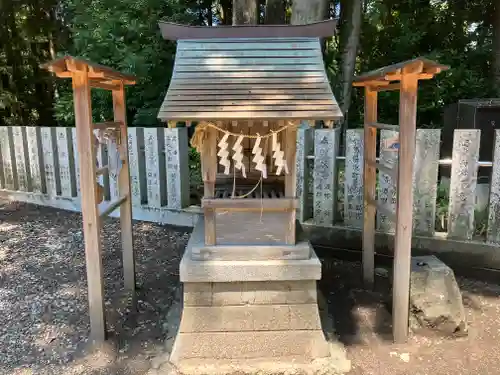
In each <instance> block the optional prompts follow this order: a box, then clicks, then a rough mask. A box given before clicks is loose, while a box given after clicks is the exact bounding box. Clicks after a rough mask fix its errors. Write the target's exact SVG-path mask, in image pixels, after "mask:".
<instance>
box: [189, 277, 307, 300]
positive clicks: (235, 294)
mask: <svg viewBox="0 0 500 375" xmlns="http://www.w3.org/2000/svg"><path fill="white" fill-rule="evenodd" d="M316 302H317V286H316V281H315V280H301V281H266V282H264V281H249V282H234V283H185V284H184V306H233V305H236V306H238V305H287V304H302V303H306V304H308V303H316Z"/></svg>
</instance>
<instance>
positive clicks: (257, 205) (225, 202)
mask: <svg viewBox="0 0 500 375" xmlns="http://www.w3.org/2000/svg"><path fill="white" fill-rule="evenodd" d="M297 204H298V200H297V199H296V198H274V199H273V198H269V199H264V200H262V199H260V198H256V199H250V198H245V199H232V198H228V199H221V198H219V199H212V198H203V199H202V200H201V206H202V207H203V208H205V207H206V208H214V209H224V210H230V211H234V210H238V209H243V210H251V211H260V210H264V211H270V210H279V211H286V210H291V209H294V208H296V207H297Z"/></svg>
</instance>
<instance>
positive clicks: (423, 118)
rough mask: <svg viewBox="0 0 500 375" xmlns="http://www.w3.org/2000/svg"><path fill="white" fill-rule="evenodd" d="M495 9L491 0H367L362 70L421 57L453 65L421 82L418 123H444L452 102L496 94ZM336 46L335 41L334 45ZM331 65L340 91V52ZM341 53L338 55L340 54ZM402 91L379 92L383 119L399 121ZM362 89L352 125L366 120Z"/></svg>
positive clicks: (355, 100)
mask: <svg viewBox="0 0 500 375" xmlns="http://www.w3.org/2000/svg"><path fill="white" fill-rule="evenodd" d="M491 13H493V3H492V1H491V0H486V1H479V0H474V1H473V0H465V1H453V2H451V1H444V0H432V1H431V0H410V1H404V2H400V1H396V0H368V1H366V2H365V14H364V19H363V24H362V33H361V38H360V50H359V54H358V59H357V67H356V71H357V73H362V72H365V71H369V70H372V69H377V68H380V67H382V66H386V65H390V64H394V63H397V62H400V61H404V60H409V59H411V58H415V57H418V56H424V57H427V58H430V59H435V60H437V61H439V62H441V63H443V64H448V65H450V66H451V69H450V70H449V71H447V72H444V73H441V74H439V75H437V76H436V77H435V78H434V79H433V80H430V81H421V83H420V87H419V96H418V114H417V119H418V120H417V121H418V124H419V126H422V125H428V126H432V127H440V126H442V112H443V108H444V107H445V106H446V105H447V104H451V103H454V102H457V101H458V100H459V99H464V98H485V97H492V96H495V95H496V93H497V90H496V87H495V81H494V80H493V79H492V74H491V72H492V69H491V66H490V65H491V60H492V55H493V51H492V35H493V31H492V30H493V25H492V21H491V17H490V16H489V14H491ZM332 47H333V48H336V44H335V43H333V44H332ZM328 54H330V55H331V57H330V58H329V59H330V62H329V66H331V67H332V69H333V71H332V72H331V73H330V74H331V77H332V78H333V80H332V86H333V89H334V92H335V93H336V94H337V95H338V94H339V93H340V92H339V89H340V88H339V86H338V82H336V79H335V77H337V76H338V73H337V72H338V69H336V66H338V62H334V61H333V59H334V58H335V57H334V56H335V54H336V52H335V51H329V52H328ZM336 56H338V54H337V55H336ZM398 105H399V97H398V93H397V92H385V93H381V94H380V101H379V118H380V120H381V121H382V122H387V123H393V124H397V123H398ZM362 111H363V92H362V90H360V89H354V90H353V97H352V105H351V109H350V113H349V127H355V125H356V124H362V117H363V114H362Z"/></svg>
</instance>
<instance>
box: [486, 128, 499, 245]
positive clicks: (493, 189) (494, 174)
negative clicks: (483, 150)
mask: <svg viewBox="0 0 500 375" xmlns="http://www.w3.org/2000/svg"><path fill="white" fill-rule="evenodd" d="M486 239H487V241H488V242H493V243H495V244H500V129H497V130H495V147H494V153H493V168H492V171H491V182H490V201H489V210H488V230H487V233H486Z"/></svg>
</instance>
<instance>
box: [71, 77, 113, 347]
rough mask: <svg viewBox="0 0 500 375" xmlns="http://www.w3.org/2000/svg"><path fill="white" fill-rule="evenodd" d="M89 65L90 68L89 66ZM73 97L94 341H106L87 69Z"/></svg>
mask: <svg viewBox="0 0 500 375" xmlns="http://www.w3.org/2000/svg"><path fill="white" fill-rule="evenodd" d="M85 69H87V68H86V67H85ZM73 100H74V107H75V125H76V133H77V145H78V154H79V162H80V186H81V196H82V200H81V202H82V217H83V233H84V241H85V261H86V265H87V285H88V299H89V314H90V335H91V340H92V341H95V342H102V341H104V340H105V338H106V321H105V314H104V283H103V270H102V259H101V240H100V232H101V225H100V220H99V211H98V207H97V203H96V199H95V196H96V162H95V150H94V134H93V132H92V111H91V109H90V86H89V80H88V72H87V71H86V70H85V71H79V72H76V73H73Z"/></svg>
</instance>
